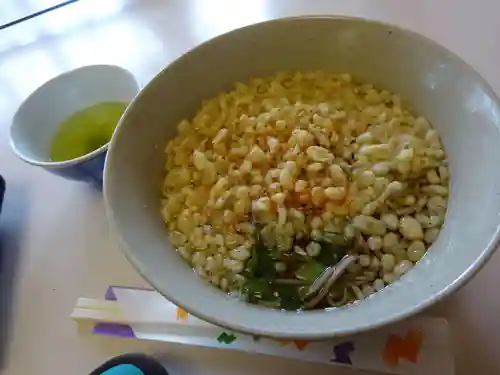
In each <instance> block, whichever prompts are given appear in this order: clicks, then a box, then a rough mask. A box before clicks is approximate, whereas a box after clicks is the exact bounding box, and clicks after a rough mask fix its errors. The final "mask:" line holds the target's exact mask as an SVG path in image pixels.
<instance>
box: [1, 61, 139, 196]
mask: <svg viewBox="0 0 500 375" xmlns="http://www.w3.org/2000/svg"><path fill="white" fill-rule="evenodd" d="M139 89H140V87H139V84H138V83H137V81H136V80H135V78H134V76H133V75H132V73H130V72H129V71H127V70H125V69H123V68H120V67H118V66H113V65H93V66H84V67H81V68H78V69H75V70H72V71H69V72H66V73H64V74H61V75H59V76H57V77H55V78H52V79H51V80H50V81H48V82H46V83H45V84H43V85H42V86H40V87H39V88H38V89H36V90H35V91H34V92H33V93H32V94H31V95H30V96H29V97H28V98H27V99H26V100H25V101H24V102H23V103H22V104H21V106H20V107H19V109H18V110H17V112H16V114H15V115H14V118H13V120H12V125H11V133H10V134H11V145H12V148H13V150H14V152H15V153H16V155H17V156H18V157H19V158H21V159H22V160H23V161H25V162H27V163H29V164H32V165H36V166H39V167H43V168H45V169H46V170H48V171H49V172H52V173H54V174H56V175H58V176H62V177H65V178H69V179H72V180H79V181H86V182H90V183H92V184H94V185H95V186H96V187H98V188H102V174H103V170H104V161H105V158H106V151H107V149H108V144H109V143H108V144H106V145H104V146H102V147H100V148H98V149H97V150H94V151H92V152H90V153H88V154H86V155H84V156H81V157H79V158H76V159H71V160H67V161H62V162H54V161H52V160H51V159H50V155H49V154H50V144H51V141H52V138H53V137H54V134H55V132H56V130H57V128H58V125H59V124H60V123H61V121H63V120H64V119H65V118H67V117H69V116H71V115H72V114H73V113H75V112H77V111H79V110H81V109H84V108H87V107H89V106H91V105H94V104H97V103H100V102H105V101H120V102H127V103H129V102H130V101H132V99H133V98H134V97H135V96H136V95H137V93H138V92H139Z"/></svg>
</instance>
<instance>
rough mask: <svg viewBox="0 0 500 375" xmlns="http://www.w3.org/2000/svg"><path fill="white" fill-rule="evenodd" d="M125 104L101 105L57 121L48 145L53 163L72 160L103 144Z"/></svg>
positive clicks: (110, 133)
mask: <svg viewBox="0 0 500 375" xmlns="http://www.w3.org/2000/svg"><path fill="white" fill-rule="evenodd" d="M127 105H128V103H124V102H102V103H98V104H94V105H92V106H90V107H87V108H85V109H82V110H79V111H77V112H75V113H74V114H73V115H71V116H69V117H68V118H66V119H65V120H63V121H62V122H61V124H60V125H59V126H58V129H57V131H56V133H55V136H54V138H53V139H52V142H51V145H50V158H51V160H53V161H65V160H71V159H76V158H78V157H80V156H84V155H87V154H88V153H90V152H92V151H95V150H97V149H98V148H100V147H102V146H104V145H105V144H107V143H108V142H109V141H110V139H111V136H112V135H113V131H114V130H115V128H116V125H117V124H118V121H119V120H120V117H121V116H122V114H123V112H124V111H125V109H126V108H127Z"/></svg>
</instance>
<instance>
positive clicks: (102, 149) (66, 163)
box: [10, 137, 111, 168]
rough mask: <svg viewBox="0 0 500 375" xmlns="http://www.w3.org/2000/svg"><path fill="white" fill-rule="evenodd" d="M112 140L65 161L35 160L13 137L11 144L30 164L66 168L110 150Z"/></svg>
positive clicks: (18, 154) (16, 152)
mask: <svg viewBox="0 0 500 375" xmlns="http://www.w3.org/2000/svg"><path fill="white" fill-rule="evenodd" d="M110 142H111V141H108V142H107V143H106V144H105V145H103V146H101V147H99V148H98V149H95V150H94V151H92V152H89V153H87V154H85V155H82V156H79V157H77V158H74V159H68V160H63V161H37V160H34V159H32V158H29V157H27V156H26V155H24V154H23V153H21V152H20V151H19V150H18V149H17V147H16V145H15V143H14V142H13V140H12V137H11V139H10V146H11V147H12V149H13V150H14V153H15V154H16V155H17V156H18V157H19V158H20V159H21V160H23V161H25V162H26V163H28V164H31V165H35V166H38V167H43V168H65V167H71V166H73V165H77V164H81V163H84V162H86V161H88V160H91V159H93V158H95V157H96V156H98V155H100V154H102V153H104V152H106V151H107V150H108V147H109V143H110Z"/></svg>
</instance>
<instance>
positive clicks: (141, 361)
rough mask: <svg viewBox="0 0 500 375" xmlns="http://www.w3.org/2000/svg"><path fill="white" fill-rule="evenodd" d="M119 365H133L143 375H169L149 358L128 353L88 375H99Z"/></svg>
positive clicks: (156, 362)
mask: <svg viewBox="0 0 500 375" xmlns="http://www.w3.org/2000/svg"><path fill="white" fill-rule="evenodd" d="M119 365H133V366H135V367H137V368H138V369H139V370H141V371H142V372H143V373H144V375H169V374H168V372H167V370H166V369H165V367H163V366H162V365H161V363H160V362H158V361H157V360H156V359H154V358H153V357H151V356H148V355H146V354H140V353H128V354H123V355H119V356H117V357H114V358H111V359H109V360H108V361H106V362H105V363H104V364H102V365H101V366H99V367H98V368H96V369H95V370H94V371H92V372H91V373H90V375H100V374H102V373H104V372H106V371H108V370H111V369H112V368H113V367H116V366H119Z"/></svg>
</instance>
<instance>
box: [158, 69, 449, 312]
mask: <svg viewBox="0 0 500 375" xmlns="http://www.w3.org/2000/svg"><path fill="white" fill-rule="evenodd" d="M166 154H167V158H166V171H167V174H166V177H165V180H164V184H163V195H164V199H163V201H162V215H163V218H164V221H165V223H166V225H167V227H168V230H169V232H170V240H171V243H172V244H173V245H174V246H175V247H176V248H177V250H178V252H179V254H180V255H181V256H182V257H183V258H184V259H185V260H186V261H187V262H189V264H190V265H192V267H193V269H194V270H195V271H196V273H197V274H198V275H199V276H200V277H202V278H204V279H206V280H207V281H208V282H210V283H212V284H214V285H216V286H217V287H219V288H220V289H222V290H224V291H226V292H228V293H236V294H238V295H239V296H240V297H241V298H243V299H245V300H246V301H248V302H251V303H257V304H259V305H264V306H268V307H272V308H278V309H286V310H300V309H313V308H325V307H332V306H342V305H344V304H348V303H351V302H354V301H357V300H362V299H364V298H366V297H368V296H370V295H371V294H373V293H375V292H377V291H379V290H381V289H382V288H384V287H385V286H386V285H388V284H391V283H393V282H394V281H396V280H397V279H398V278H400V277H402V276H403V275H404V274H405V273H406V272H408V271H409V270H410V269H411V268H412V267H413V266H414V265H415V263H417V262H418V261H419V260H420V259H421V258H422V257H423V256H424V255H425V253H426V251H427V250H428V248H429V246H430V245H431V244H432V243H433V242H434V241H435V240H436V238H437V236H438V234H439V231H440V228H441V226H442V224H443V221H444V217H445V212H446V208H447V202H448V180H449V172H448V165H447V160H446V154H445V151H444V149H443V146H442V144H441V141H440V137H439V135H438V133H437V132H436V130H434V129H433V128H432V126H431V125H430V124H429V122H428V121H427V120H426V119H424V118H422V117H420V116H418V115H416V114H414V113H413V112H412V111H411V110H410V109H409V108H408V107H407V106H406V105H405V103H404V102H403V101H402V99H401V98H400V97H399V96H398V95H396V94H393V93H391V92H389V91H387V90H384V89H381V88H378V87H374V86H373V85H371V84H368V83H363V82H360V81H358V80H356V79H354V78H353V77H351V76H350V75H349V74H341V75H338V74H331V73H328V72H324V71H314V72H282V73H278V74H277V75H275V76H272V77H265V78H253V79H251V80H250V81H249V82H248V83H245V84H243V83H237V84H236V86H235V88H234V89H233V90H232V91H230V92H225V93H221V94H220V95H218V96H217V97H215V98H213V99H210V100H207V101H205V102H204V103H203V105H202V107H201V109H200V110H199V112H198V113H197V114H196V116H195V117H194V118H193V119H191V120H184V121H182V122H181V123H180V124H178V135H177V137H175V138H174V139H172V140H171V141H170V142H169V143H168V145H167V147H166Z"/></svg>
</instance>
